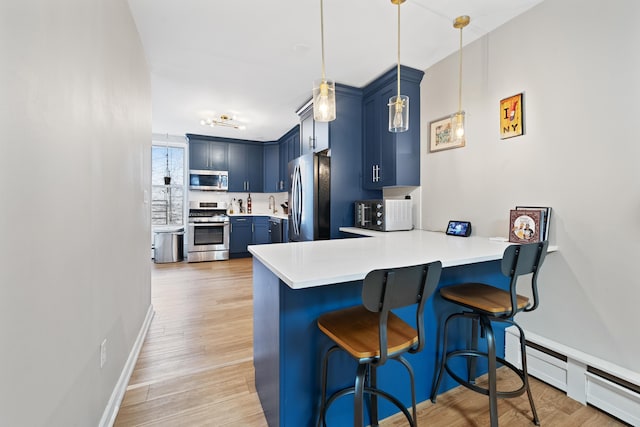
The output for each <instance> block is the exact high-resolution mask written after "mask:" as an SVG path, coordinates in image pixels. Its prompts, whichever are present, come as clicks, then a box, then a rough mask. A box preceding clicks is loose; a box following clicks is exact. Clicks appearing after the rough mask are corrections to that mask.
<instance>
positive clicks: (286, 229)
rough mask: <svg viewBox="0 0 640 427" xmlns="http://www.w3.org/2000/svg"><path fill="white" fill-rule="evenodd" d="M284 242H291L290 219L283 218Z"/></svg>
mask: <svg viewBox="0 0 640 427" xmlns="http://www.w3.org/2000/svg"><path fill="white" fill-rule="evenodd" d="M282 243H289V220H288V219H283V220H282Z"/></svg>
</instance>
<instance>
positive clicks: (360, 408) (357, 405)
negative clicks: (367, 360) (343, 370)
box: [353, 364, 367, 427]
mask: <svg viewBox="0 0 640 427" xmlns="http://www.w3.org/2000/svg"><path fill="white" fill-rule="evenodd" d="M366 373H367V365H366V364H360V365H358V372H357V374H356V383H355V389H354V396H353V427H364V413H363V412H364V383H365V376H366Z"/></svg>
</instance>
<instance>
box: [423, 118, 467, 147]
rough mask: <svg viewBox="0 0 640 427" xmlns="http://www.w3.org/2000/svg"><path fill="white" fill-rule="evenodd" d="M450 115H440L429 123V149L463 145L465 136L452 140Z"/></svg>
mask: <svg viewBox="0 0 640 427" xmlns="http://www.w3.org/2000/svg"><path fill="white" fill-rule="evenodd" d="M451 117H452V116H451V115H449V116H446V117H442V118H440V119H437V120H434V121H432V122H431V123H429V151H430V152H435V151H442V150H449V149H451V148H460V147H464V146H465V143H466V138H462V140H459V141H455V140H453V138H452V136H453V126H452V123H451Z"/></svg>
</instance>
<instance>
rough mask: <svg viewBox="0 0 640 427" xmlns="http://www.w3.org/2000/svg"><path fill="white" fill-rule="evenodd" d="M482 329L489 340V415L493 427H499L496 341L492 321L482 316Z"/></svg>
mask: <svg viewBox="0 0 640 427" xmlns="http://www.w3.org/2000/svg"><path fill="white" fill-rule="evenodd" d="M480 323H481V327H482V328H483V330H484V332H485V334H486V338H487V358H488V359H489V360H488V362H489V415H490V418H491V427H498V384H497V378H496V375H497V374H496V369H497V362H496V341H495V337H494V335H493V328H492V327H491V321H490V320H489V319H488V318H487V317H486V316H480Z"/></svg>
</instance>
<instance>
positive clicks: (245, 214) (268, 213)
mask: <svg viewBox="0 0 640 427" xmlns="http://www.w3.org/2000/svg"><path fill="white" fill-rule="evenodd" d="M227 215H228V216H229V217H232V216H270V217H274V218H280V219H288V218H289V216H288V215H287V214H286V213H283V212H281V211H278V212H276V213H273V212H269V211H267V212H251V213H232V214H230V213H227Z"/></svg>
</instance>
